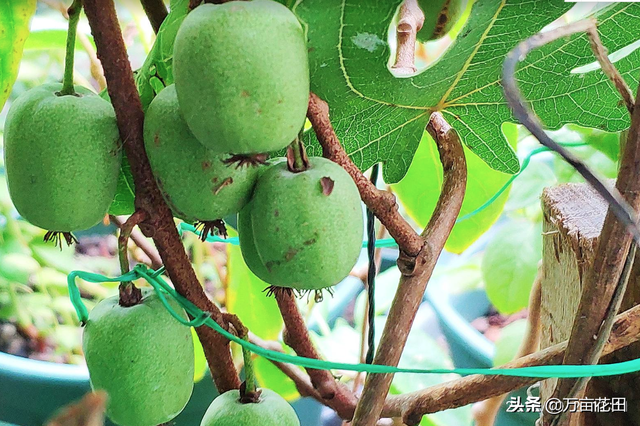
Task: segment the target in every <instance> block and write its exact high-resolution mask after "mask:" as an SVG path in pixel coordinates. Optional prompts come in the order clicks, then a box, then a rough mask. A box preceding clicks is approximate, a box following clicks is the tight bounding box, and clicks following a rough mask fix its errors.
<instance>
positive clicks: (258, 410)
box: [200, 389, 300, 426]
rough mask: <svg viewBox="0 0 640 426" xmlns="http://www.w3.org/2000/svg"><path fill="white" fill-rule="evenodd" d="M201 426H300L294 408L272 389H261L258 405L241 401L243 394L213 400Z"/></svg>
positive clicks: (223, 395) (238, 393) (235, 392)
mask: <svg viewBox="0 0 640 426" xmlns="http://www.w3.org/2000/svg"><path fill="white" fill-rule="evenodd" d="M200 426H300V420H298V416H297V415H296V412H295V411H294V410H293V408H292V407H291V405H289V403H288V402H287V401H286V400H285V399H284V398H283V397H281V396H280V395H278V394H277V393H275V392H274V391H272V390H269V389H261V394H260V400H259V401H258V402H249V403H242V402H240V392H239V391H237V390H230V391H227V392H225V393H223V394H222V395H220V396H218V397H217V398H216V399H214V400H213V402H212V403H211V405H210V406H209V408H208V409H207V412H206V413H205V415H204V417H203V418H202V422H201V423H200Z"/></svg>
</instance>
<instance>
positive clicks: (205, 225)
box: [194, 219, 229, 242]
mask: <svg viewBox="0 0 640 426" xmlns="http://www.w3.org/2000/svg"><path fill="white" fill-rule="evenodd" d="M194 227H195V228H196V231H198V234H199V235H200V241H202V242H204V241H206V240H207V237H208V236H209V235H215V233H216V231H217V233H218V235H220V236H221V237H222V238H227V237H228V236H229V234H228V232H227V226H226V225H225V224H224V221H223V220H222V219H216V220H210V221H205V222H196V223H195V224H194Z"/></svg>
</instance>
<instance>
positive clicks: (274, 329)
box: [227, 229, 282, 340]
mask: <svg viewBox="0 0 640 426" xmlns="http://www.w3.org/2000/svg"><path fill="white" fill-rule="evenodd" d="M233 234H235V232H234V231H233V230H231V229H230V230H229V235H230V236H234V235H233ZM236 235H237V234H236ZM227 280H228V286H227V309H228V310H229V312H231V313H233V314H236V315H237V316H238V317H239V318H240V320H242V322H243V324H244V325H245V326H246V327H247V328H248V329H249V330H251V331H252V332H253V333H254V334H255V335H256V336H258V337H260V338H262V339H265V340H276V339H277V338H278V335H279V334H280V330H281V329H282V317H281V316H280V311H279V310H278V305H277V303H276V301H275V299H274V298H273V297H267V295H266V294H265V293H264V289H265V288H267V287H268V286H269V284H267V283H265V282H264V281H262V280H261V279H260V278H258V277H256V276H255V275H254V274H253V272H251V271H250V270H249V268H248V267H247V265H246V263H244V259H243V258H242V253H241V252H240V247H237V246H233V245H231V244H227Z"/></svg>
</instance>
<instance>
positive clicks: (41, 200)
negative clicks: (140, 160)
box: [4, 84, 121, 233]
mask: <svg viewBox="0 0 640 426" xmlns="http://www.w3.org/2000/svg"><path fill="white" fill-rule="evenodd" d="M61 89H62V85H61V84H45V85H42V86H39V87H36V88H34V89H31V90H29V91H28V92H26V93H25V94H23V95H21V96H20V97H19V98H18V99H16V101H15V102H14V103H13V104H12V105H11V108H10V110H9V113H8V115H7V121H6V126H5V133H4V157H5V167H6V173H7V183H8V186H9V193H10V195H11V199H12V200H13V203H14V205H15V207H16V209H17V210H18V212H19V213H20V215H22V217H24V218H25V219H26V220H28V221H29V222H31V223H32V224H34V225H36V226H39V227H40V228H44V229H47V230H49V231H54V232H60V233H69V232H71V231H75V230H82V229H87V228H90V227H92V226H94V225H96V224H97V223H99V222H100V221H101V220H102V219H103V218H104V216H105V214H106V213H107V210H108V209H109V205H110V204H111V202H112V201H113V197H114V195H115V192H116V187H117V182H118V173H119V170H120V164H121V143H120V138H119V133H118V126H117V123H116V117H115V112H114V110H113V107H112V106H111V104H110V103H109V102H108V101H106V100H104V99H102V98H101V97H99V96H98V95H96V94H94V93H93V92H91V91H90V90H88V89H85V88H83V87H76V88H75V90H76V92H77V95H75V96H74V95H66V96H59V95H58V92H59V91H60V90H61Z"/></svg>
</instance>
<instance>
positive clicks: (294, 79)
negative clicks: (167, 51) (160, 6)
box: [173, 0, 309, 155]
mask: <svg viewBox="0 0 640 426" xmlns="http://www.w3.org/2000/svg"><path fill="white" fill-rule="evenodd" d="M173 71H174V77H175V85H176V90H177V93H178V100H179V101H180V107H181V109H182V112H183V114H184V118H185V120H186V122H187V124H188V125H189V128H190V129H191V131H192V132H193V134H194V135H195V136H196V138H197V139H198V140H199V141H200V142H201V143H202V144H203V145H205V146H207V147H208V148H211V149H213V150H216V151H218V152H219V153H233V154H242V155H251V154H256V153H263V152H269V151H276V150H279V149H282V148H284V147H286V146H287V145H288V144H289V143H290V142H291V141H293V139H294V138H295V137H296V135H297V134H298V132H299V131H300V129H301V128H302V127H303V125H304V122H305V116H306V112H307V106H308V100H309V64H308V57H307V47H306V39H305V34H304V30H303V28H302V25H301V24H300V22H299V21H298V19H297V18H296V16H295V15H294V14H293V13H292V12H291V11H290V10H289V9H287V8H286V7H285V6H283V5H282V4H280V3H278V2H275V1H272V0H253V1H231V2H227V3H224V4H220V5H215V4H203V5H201V6H198V7H197V8H196V9H194V10H193V11H192V12H191V13H190V14H189V15H188V16H187V17H186V18H185V20H184V22H183V23H182V26H181V27H180V30H179V31H178V34H177V36H176V40H175V45H174V61H173Z"/></svg>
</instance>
